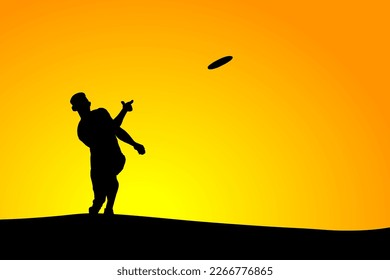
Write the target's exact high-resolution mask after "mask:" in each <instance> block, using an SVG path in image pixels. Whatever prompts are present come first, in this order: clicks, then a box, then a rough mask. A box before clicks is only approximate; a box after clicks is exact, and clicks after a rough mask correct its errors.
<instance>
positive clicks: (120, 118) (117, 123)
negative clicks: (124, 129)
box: [114, 109, 127, 127]
mask: <svg viewBox="0 0 390 280" xmlns="http://www.w3.org/2000/svg"><path fill="white" fill-rule="evenodd" d="M126 114H127V111H126V110H125V109H122V110H121V111H120V112H119V114H118V116H116V117H115V119H114V125H115V126H116V127H120V126H121V125H122V122H123V119H124V118H125V116H126Z"/></svg>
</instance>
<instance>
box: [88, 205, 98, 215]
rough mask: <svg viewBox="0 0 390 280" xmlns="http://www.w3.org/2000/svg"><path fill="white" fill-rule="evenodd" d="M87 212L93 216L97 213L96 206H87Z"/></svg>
mask: <svg viewBox="0 0 390 280" xmlns="http://www.w3.org/2000/svg"><path fill="white" fill-rule="evenodd" d="M88 212H89V214H90V215H94V216H95V215H97V214H99V210H97V209H96V208H93V207H89V210H88Z"/></svg>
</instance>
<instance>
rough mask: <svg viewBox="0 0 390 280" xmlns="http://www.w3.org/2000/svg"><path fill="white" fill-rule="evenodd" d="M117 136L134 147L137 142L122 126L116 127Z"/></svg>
mask: <svg viewBox="0 0 390 280" xmlns="http://www.w3.org/2000/svg"><path fill="white" fill-rule="evenodd" d="M115 134H116V137H118V139H119V140H121V141H123V142H125V143H127V144H129V145H131V146H133V147H134V145H136V144H137V143H136V142H135V141H134V140H133V138H131V136H130V135H129V134H128V133H127V132H126V130H124V129H123V128H121V127H118V128H117V129H116V133H115Z"/></svg>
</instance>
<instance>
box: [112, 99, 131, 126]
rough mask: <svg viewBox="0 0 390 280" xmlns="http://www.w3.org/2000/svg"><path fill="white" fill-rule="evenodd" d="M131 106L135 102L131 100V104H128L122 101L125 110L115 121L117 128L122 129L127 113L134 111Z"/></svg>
mask: <svg viewBox="0 0 390 280" xmlns="http://www.w3.org/2000/svg"><path fill="white" fill-rule="evenodd" d="M131 104H133V100H131V101H130V102H127V103H125V102H124V101H122V106H123V108H122V110H121V111H120V112H119V114H118V115H117V116H116V117H115V119H114V124H115V126H116V127H120V126H121V125H122V122H123V119H124V118H125V116H126V114H127V112H131V111H133V107H132V105H131Z"/></svg>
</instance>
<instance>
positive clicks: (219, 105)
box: [0, 0, 390, 229]
mask: <svg viewBox="0 0 390 280" xmlns="http://www.w3.org/2000/svg"><path fill="white" fill-rule="evenodd" d="M388 14H389V4H388V3H386V2H384V1H371V2H370V3H355V2H345V1H343V2H342V3H339V2H338V1H328V2H327V3H314V2H312V1H295V2H287V1H273V2H267V3H262V2H259V1H211V2H210V1H196V2H195V1H182V2H179V1H152V0H149V1H142V2H129V1H110V2H107V1H66V3H57V2H52V1H36V2H30V1H12V2H11V1H9V2H8V3H7V2H4V1H3V2H2V4H1V6H0V41H1V44H0V50H1V52H0V60H1V62H2V66H3V67H2V70H0V71H1V77H2V78H1V80H0V83H1V88H2V90H3V96H4V97H5V98H3V100H2V102H1V103H0V112H1V117H2V119H3V122H2V123H1V124H0V129H1V131H2V133H3V137H1V140H0V141H1V142H0V149H1V154H2V158H3V161H2V162H3V165H2V169H1V170H2V171H1V173H0V174H1V177H2V178H3V187H2V190H3V194H2V196H1V197H0V218H20V217H39V216H54V215H65V214H71V213H84V212H86V211H87V209H88V207H89V206H90V202H91V200H92V187H91V183H90V179H89V162H88V160H89V159H88V157H89V152H88V149H87V148H86V147H85V146H83V144H82V143H81V142H80V141H79V140H78V139H77V135H76V127H77V123H78V120H79V118H78V115H77V114H75V113H74V112H72V111H71V109H70V104H69V99H70V97H71V96H72V94H74V93H75V92H78V91H84V92H85V93H86V94H87V96H88V98H89V99H90V100H91V101H92V107H93V108H98V107H105V108H107V110H108V111H109V112H110V113H111V115H112V116H115V115H116V114H117V112H119V110H120V108H121V104H120V101H121V100H131V99H134V111H133V112H131V113H130V114H129V115H128V116H127V117H126V119H125V121H124V123H123V128H124V129H126V130H127V131H129V132H130V134H131V135H132V136H133V137H134V138H135V139H136V140H137V141H138V142H140V143H142V144H144V145H145V147H146V149H147V154H146V155H145V156H142V157H141V156H138V155H137V153H136V152H135V151H134V150H133V149H132V148H131V147H129V146H126V145H124V144H123V145H122V144H121V147H122V150H123V152H124V154H125V155H126V157H127V165H126V167H125V169H124V171H123V172H122V173H121V174H120V176H119V181H120V190H119V192H118V198H117V201H116V205H115V211H116V212H117V213H119V214H128V215H141V216H153V217H166V218H178V219H186V220H200V221H212V222H228V223H238V224H255V225H276V226H286V227H307V228H328V229H367V228H381V227H388V226H389V218H388V215H387V213H388V212H389V208H390V206H389V205H390V204H389V196H390V191H389V188H388V186H389V185H390V184H389V183H390V176H389V175H388V174H389V159H390V150H389V145H388V143H389V142H390V135H389V133H388V127H389V124H390V114H389V113H388V110H387V108H388V107H389V105H390V104H389V103H390V100H389V96H388V94H389V85H388V83H387V80H388V79H387V77H386V76H385V75H386V74H387V72H388V70H387V68H388V65H389V62H390V57H389V52H388V50H389V49H390V48H389V47H390V44H389V39H388V36H387V33H388V30H389V25H390V24H389V19H388ZM225 55H232V56H233V57H234V58H233V60H232V61H231V62H229V63H228V64H226V65H225V66H223V67H221V68H218V69H215V70H211V71H210V70H208V69H207V66H208V64H209V63H211V62H212V61H214V60H216V59H218V58H220V57H223V56H225Z"/></svg>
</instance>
